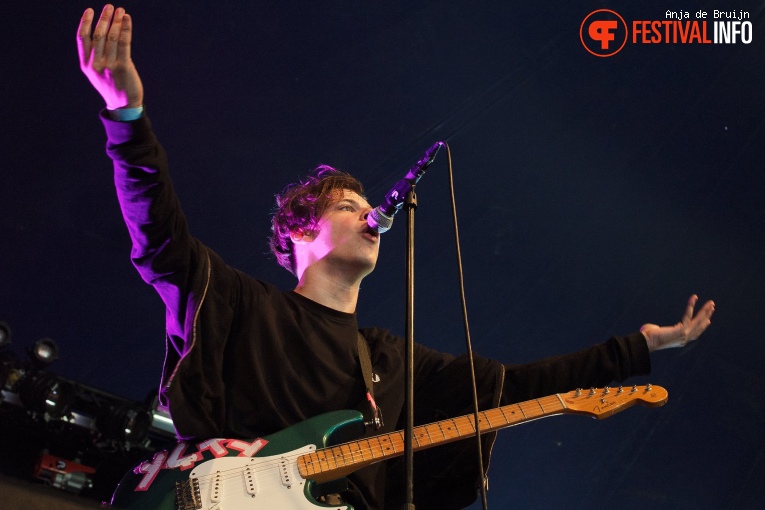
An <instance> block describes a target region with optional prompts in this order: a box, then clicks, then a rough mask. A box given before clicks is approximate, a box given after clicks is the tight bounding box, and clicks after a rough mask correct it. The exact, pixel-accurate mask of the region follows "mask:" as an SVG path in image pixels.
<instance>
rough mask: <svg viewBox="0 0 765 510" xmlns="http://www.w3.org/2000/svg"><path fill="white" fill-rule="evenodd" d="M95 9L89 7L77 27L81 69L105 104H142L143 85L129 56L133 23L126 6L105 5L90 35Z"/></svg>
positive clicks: (114, 107)
mask: <svg viewBox="0 0 765 510" xmlns="http://www.w3.org/2000/svg"><path fill="white" fill-rule="evenodd" d="M93 17H94V12H93V9H91V8H88V9H86V10H85V12H84V13H83V15H82V19H81V20H80V26H79V28H78V29H77V49H78V52H79V55H80V69H82V72H83V73H85V76H87V77H88V80H90V83H91V84H92V85H93V87H95V89H96V90H97V91H98V93H99V94H101V97H103V98H104V101H106V107H107V108H109V109H111V110H114V109H117V108H126V107H127V108H133V107H137V106H142V105H143V84H142V83H141V78H140V77H139V76H138V71H137V70H136V68H135V65H134V64H133V60H132V58H131V57H130V42H131V39H132V36H133V22H132V19H131V18H130V15H128V14H126V13H125V9H123V8H121V7H120V8H117V9H115V8H114V6H112V5H110V4H107V5H105V6H104V9H103V11H101V16H100V17H99V19H98V22H97V23H96V28H95V29H94V30H93V33H92V34H91V26H92V24H93Z"/></svg>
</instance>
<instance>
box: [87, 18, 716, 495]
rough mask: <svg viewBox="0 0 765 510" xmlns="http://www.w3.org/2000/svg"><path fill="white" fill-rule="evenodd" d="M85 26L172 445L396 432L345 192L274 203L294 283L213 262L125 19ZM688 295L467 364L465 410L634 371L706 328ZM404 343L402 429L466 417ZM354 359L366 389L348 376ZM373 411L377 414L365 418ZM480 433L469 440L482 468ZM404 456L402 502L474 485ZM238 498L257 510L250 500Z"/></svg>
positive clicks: (465, 448) (426, 360)
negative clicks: (182, 197)
mask: <svg viewBox="0 0 765 510" xmlns="http://www.w3.org/2000/svg"><path fill="white" fill-rule="evenodd" d="M94 18H95V15H94V11H93V10H92V9H87V10H86V11H85V13H84V14H83V15H82V18H81V21H80V25H79V29H78V33H77V40H78V49H79V58H80V67H81V69H82V71H83V73H84V74H85V76H86V77H87V78H88V80H89V81H90V83H91V84H92V85H93V87H94V88H95V89H96V90H97V91H98V92H99V93H100V95H101V96H102V97H103V99H104V102H105V105H106V109H104V110H103V111H102V112H101V115H100V118H101V121H102V122H103V125H104V127H105V129H106V136H107V153H108V155H109V157H110V158H111V159H112V160H113V164H114V179H115V183H116V189H117V197H118V199H119V203H120V205H121V207H122V212H123V215H124V219H125V222H126V223H127V227H128V230H129V234H130V237H131V240H132V243H133V248H132V252H131V257H132V261H133V264H134V265H135V266H136V268H137V269H138V271H139V272H140V274H141V276H142V277H143V279H144V280H145V281H146V282H147V283H149V284H151V285H153V286H154V288H155V289H156V291H157V292H158V293H159V295H160V296H161V298H162V300H163V302H164V304H165V306H166V317H167V330H166V338H167V357H166V359H165V365H164V370H163V373H162V378H161V390H160V395H161V401H162V402H163V403H164V404H166V405H167V406H168V407H169V409H170V412H171V414H172V418H173V422H174V424H175V427H176V429H177V433H178V436H179V437H180V438H196V439H204V438H241V439H246V440H248V441H253V439H254V438H258V437H263V436H266V435H268V434H272V433H275V432H277V431H280V430H283V429H287V428H290V427H293V426H295V425H296V424H300V423H301V422H303V421H305V420H308V419H311V418H313V417H315V416H317V415H319V414H321V413H325V412H327V411H336V410H342V409H358V410H359V411H361V412H363V413H364V414H365V416H367V417H368V421H369V422H370V424H371V425H370V426H369V427H368V430H367V433H369V434H373V433H374V434H378V433H381V432H385V431H395V430H400V429H401V428H402V424H401V423H400V420H402V419H403V417H402V405H403V378H404V375H403V374H404V366H403V364H404V352H403V348H404V342H403V339H401V338H399V337H397V336H395V335H393V334H391V333H389V332H388V331H385V330H382V329H378V328H363V329H359V327H358V324H357V316H356V313H355V311H356V304H357V301H358V298H359V285H360V283H361V281H362V280H363V279H364V277H365V276H367V275H368V274H369V273H370V272H372V270H373V269H374V268H375V264H376V262H377V257H378V253H379V249H380V235H379V232H377V231H375V229H374V228H372V227H370V226H369V223H368V221H367V217H368V215H369V213H370V211H372V207H371V206H370V204H369V203H368V201H367V199H366V198H365V197H364V191H363V188H362V186H361V183H359V182H358V181H357V180H356V179H355V178H353V177H352V176H350V175H348V174H346V173H343V172H340V171H338V170H335V169H333V168H331V167H328V166H322V167H319V168H318V169H316V170H315V171H314V172H313V173H312V174H311V175H309V176H308V177H306V178H305V179H303V180H302V181H300V182H298V183H295V184H291V185H289V186H287V187H286V189H285V190H284V192H283V193H282V194H281V195H279V196H278V197H277V199H276V202H277V209H276V212H275V213H274V215H273V219H272V224H273V239H272V240H271V247H272V250H273V253H274V255H275V256H276V259H277V260H278V262H279V264H281V265H282V266H283V267H285V268H286V269H287V270H288V271H290V272H291V273H293V274H294V275H295V277H296V278H297V283H296V285H295V287H294V289H292V290H281V289H277V288H276V287H274V286H273V285H271V284H269V283H266V282H264V281H261V280H259V279H257V278H255V277H251V276H249V275H247V274H244V273H243V272H241V271H238V270H236V269H234V268H231V267H229V266H228V265H226V263H225V262H224V261H223V260H221V258H220V257H219V256H218V255H217V254H216V253H214V252H213V251H212V250H211V249H210V248H208V247H207V246H205V245H204V244H203V243H202V242H201V241H200V240H198V239H197V238H195V237H193V235H192V234H191V231H190V230H189V226H188V225H187V223H186V219H185V216H184V215H183V213H182V211H181V208H180V205H179V201H178V199H177V198H176V195H175V192H174V190H173V186H172V183H171V180H170V176H169V173H168V162H167V160H166V156H165V152H164V150H163V148H162V146H161V145H160V144H159V142H158V141H157V139H156V137H155V135H154V133H153V131H152V128H151V124H150V122H149V119H148V117H147V115H146V112H145V111H144V109H143V108H144V95H143V86H142V83H141V79H140V78H139V74H138V72H137V70H136V67H135V65H134V64H133V61H132V59H131V52H130V50H131V38H132V34H133V32H132V29H133V20H132V18H131V17H130V16H129V15H128V14H126V13H125V11H124V9H122V8H117V9H115V8H114V7H113V6H111V5H106V6H105V7H104V8H103V11H102V12H101V15H100V17H99V18H98V19H97V20H94ZM696 301H697V298H696V296H692V297H691V298H690V300H689V301H688V303H687V306H686V308H685V311H684V313H683V315H682V318H681V320H680V322H678V323H677V324H676V325H674V326H665V327H659V326H656V325H652V324H646V325H645V326H644V327H643V328H642V330H641V331H638V332H635V333H632V334H630V335H627V336H614V337H612V338H610V339H609V340H607V341H606V342H605V343H602V344H598V345H595V346H593V347H590V348H588V349H585V350H582V351H579V352H576V353H574V354H569V355H564V356H558V357H554V358H549V359H545V360H542V361H540V362H537V363H531V364H527V365H513V364H504V365H503V364H500V363H498V362H496V361H491V360H487V359H482V358H477V361H476V368H477V371H478V379H479V380H478V391H479V398H480V402H481V405H482V406H483V407H484V408H487V407H496V406H497V405H500V404H509V403H513V402H518V401H522V400H528V399H531V398H535V397H541V396H545V395H549V394H552V393H556V392H563V391H569V390H571V389H574V388H577V387H590V386H604V385H607V384H609V383H610V382H611V381H614V380H617V381H622V380H624V379H626V378H628V377H630V376H633V375H637V374H645V373H648V372H649V370H650V356H649V353H650V352H652V351H655V350H658V349H663V348H666V347H681V346H684V345H685V344H686V343H687V342H689V341H691V340H695V339H696V338H698V337H699V335H701V334H702V332H703V331H704V330H705V329H706V328H707V326H708V325H709V323H710V317H711V315H712V313H713V311H714V304H713V303H712V302H711V301H709V302H707V303H706V304H704V305H703V306H702V307H701V308H700V309H699V311H698V313H694V308H695V305H696ZM360 335H361V336H360ZM360 339H361V342H363V344H362V343H360ZM364 346H366V348H364ZM360 347H361V349H360ZM415 349H416V350H415V363H416V365H415V387H416V393H417V395H416V400H415V402H416V405H417V413H418V416H417V420H418V421H433V419H434V418H442V417H445V416H453V415H458V414H467V413H469V412H471V398H470V396H469V391H467V390H466V389H465V388H464V381H466V380H468V375H467V363H466V360H465V358H464V357H455V356H452V355H450V354H445V353H441V352H436V351H434V350H431V349H428V348H426V347H424V346H421V345H418V346H416V348H415ZM360 350H361V351H362V352H361V353H360ZM367 350H368V352H369V354H368V357H369V360H370V363H371V367H372V372H373V374H372V378H371V380H372V381H373V382H369V383H367V382H366V379H367V378H366V377H365V376H364V370H363V369H362V365H363V364H364V359H365V358H366V355H365V354H364V352H366V351H367ZM370 397H372V398H370ZM375 414H377V416H378V417H380V418H382V420H381V421H378V422H377V423H376V425H375V424H374V419H373V418H374V416H375ZM380 414H381V416H380ZM493 439H494V436H493V434H487V435H486V436H484V449H485V452H484V460H485V462H486V463H487V464H488V460H489V453H490V449H491V443H492V442H493ZM252 444H256V443H252ZM415 458H416V459H417V462H418V463H419V464H418V465H417V467H416V473H417V477H416V479H415V503H416V505H417V507H419V508H422V509H429V508H439V509H452V508H464V507H465V506H468V505H469V504H470V503H471V502H473V501H474V500H475V498H476V496H477V490H478V487H479V480H478V475H477V471H478V470H477V469H475V468H474V465H475V462H474V460H473V459H474V444H473V443H472V442H471V441H460V442H456V443H451V444H450V445H447V446H443V447H439V448H434V449H432V450H428V451H427V452H423V453H421V454H420V453H418V454H417V455H416V456H415ZM164 467H165V468H168V469H169V468H171V467H172V466H169V465H168V466H164ZM400 467H401V466H400V463H398V462H396V461H395V460H394V461H389V462H387V463H386V462H382V463H379V462H378V463H373V464H370V465H368V466H366V467H363V468H361V469H359V470H357V471H355V472H353V473H351V474H350V475H349V476H348V483H347V486H343V485H342V484H337V483H330V484H325V485H321V486H319V487H318V489H317V493H316V494H313V495H312V496H311V497H315V498H318V499H319V500H321V501H323V502H326V503H327V504H332V505H342V504H350V505H353V507H354V508H356V509H359V510H360V509H382V508H396V506H397V505H400V504H401V503H402V498H403V495H404V490H403V487H402V483H403V482H402V480H403V477H402V473H401V469H400ZM498 476H501V473H500V474H499V475H498ZM277 478H278V476H277ZM146 483H150V482H146ZM148 489H149V490H150V489H151V487H148ZM258 490H259V491H262V490H265V487H260V488H259V489H258ZM293 492H294V491H293ZM280 494H281V493H280ZM222 497H223V499H225V497H226V494H225V493H224V495H223V496H222ZM253 502H254V503H255V504H254V506H253V508H256V509H257V508H259V506H258V505H257V502H258V500H257V498H255V499H253ZM114 503H115V506H119V502H118V501H116V499H115V502H114ZM223 506H224V507H225V506H226V503H223ZM274 506H275V507H276V508H288V506H287V505H286V504H284V505H274ZM301 507H302V506H301ZM162 508H164V507H162ZM168 510H169V509H168Z"/></svg>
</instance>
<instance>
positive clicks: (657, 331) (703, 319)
mask: <svg viewBox="0 0 765 510" xmlns="http://www.w3.org/2000/svg"><path fill="white" fill-rule="evenodd" d="M698 299H699V297H698V296H697V295H695V294H694V295H693V296H691V297H690V299H689V300H688V306H687V307H686V308H685V313H684V314H683V318H682V320H681V321H680V322H678V323H677V324H675V325H674V326H657V325H656V324H644V325H643V327H641V328H640V332H641V333H643V336H645V339H646V342H648V350H649V351H657V350H659V349H669V348H671V347H683V346H685V344H687V343H688V342H690V341H692V340H696V339H697V338H698V337H699V336H701V334H702V333H703V332H704V330H706V329H707V327H708V326H709V324H710V322H711V321H710V317H712V314H713V313H714V311H715V304H714V302H713V301H707V302H706V303H704V306H702V307H701V309H700V310H699V312H698V313H697V314H696V315H695V316H694V315H693V311H694V308H695V307H696V302H697V301H698Z"/></svg>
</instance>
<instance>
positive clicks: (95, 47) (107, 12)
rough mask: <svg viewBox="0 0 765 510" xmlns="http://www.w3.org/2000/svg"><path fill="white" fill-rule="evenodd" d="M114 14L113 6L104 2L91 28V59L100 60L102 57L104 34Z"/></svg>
mask: <svg viewBox="0 0 765 510" xmlns="http://www.w3.org/2000/svg"><path fill="white" fill-rule="evenodd" d="M113 14H114V6H112V5H111V4H106V5H105V6H104V9H103V10H102V11H101V16H100V17H99V18H98V23H96V28H95V30H93V39H92V46H91V48H92V54H93V60H96V61H100V60H101V59H102V58H103V57H104V47H105V46H106V36H107V34H108V33H109V25H110V24H111V21H112V15H113Z"/></svg>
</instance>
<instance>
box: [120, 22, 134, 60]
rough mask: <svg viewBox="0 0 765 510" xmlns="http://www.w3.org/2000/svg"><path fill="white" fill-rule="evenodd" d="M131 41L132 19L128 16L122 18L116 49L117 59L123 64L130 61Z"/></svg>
mask: <svg viewBox="0 0 765 510" xmlns="http://www.w3.org/2000/svg"><path fill="white" fill-rule="evenodd" d="M132 40H133V19H132V18H131V17H130V15H129V14H127V13H126V14H125V15H124V17H123V18H122V30H120V34H119V46H118V47H117V59H118V60H122V61H123V62H129V61H130V58H131V57H130V43H131V42H132Z"/></svg>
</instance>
